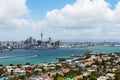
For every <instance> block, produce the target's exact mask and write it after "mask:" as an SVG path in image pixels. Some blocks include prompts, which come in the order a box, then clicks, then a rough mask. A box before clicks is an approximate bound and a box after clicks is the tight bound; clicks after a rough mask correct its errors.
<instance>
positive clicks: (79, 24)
mask: <svg viewBox="0 0 120 80" xmlns="http://www.w3.org/2000/svg"><path fill="white" fill-rule="evenodd" d="M110 5H111V4H109V3H108V2H106V1H105V0H76V2H75V3H74V4H72V5H71V4H67V5H66V6H65V7H64V8H62V9H60V10H58V9H54V10H52V11H49V12H47V14H46V16H45V21H46V24H47V28H49V29H52V30H53V34H54V32H56V34H57V35H59V37H61V38H70V39H71V38H77V39H81V38H87V39H89V38H95V39H98V38H103V39H107V38H108V39H112V38H115V39H118V37H117V36H119V30H120V23H119V22H120V2H118V4H116V7H115V9H114V10H113V9H111V8H110ZM69 34H70V35H69ZM57 35H56V36H55V37H57ZM63 35H64V36H63Z"/></svg>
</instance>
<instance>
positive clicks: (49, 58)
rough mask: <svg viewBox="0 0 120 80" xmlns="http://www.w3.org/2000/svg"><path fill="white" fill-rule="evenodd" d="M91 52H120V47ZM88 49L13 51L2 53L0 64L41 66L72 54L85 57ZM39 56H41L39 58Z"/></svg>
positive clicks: (93, 49)
mask: <svg viewBox="0 0 120 80" xmlns="http://www.w3.org/2000/svg"><path fill="white" fill-rule="evenodd" d="M87 50H89V51H99V52H106V53H112V52H120V47H88V48H87ZM85 52H86V48H58V49H48V50H13V51H4V52H0V64H3V65H9V64H15V65H16V64H25V63H31V64H39V63H44V62H47V63H49V62H58V60H57V59H56V58H61V57H62V58H64V57H65V58H69V57H70V56H71V55H72V54H75V55H83V54H85ZM38 55H39V56H38Z"/></svg>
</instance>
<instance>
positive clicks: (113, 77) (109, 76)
mask: <svg viewBox="0 0 120 80" xmlns="http://www.w3.org/2000/svg"><path fill="white" fill-rule="evenodd" d="M106 75H107V77H108V79H112V80H114V79H115V74H114V73H107V74H106Z"/></svg>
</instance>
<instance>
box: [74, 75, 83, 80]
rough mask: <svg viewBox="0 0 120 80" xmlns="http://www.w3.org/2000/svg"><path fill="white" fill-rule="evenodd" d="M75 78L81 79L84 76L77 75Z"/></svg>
mask: <svg viewBox="0 0 120 80" xmlns="http://www.w3.org/2000/svg"><path fill="white" fill-rule="evenodd" d="M74 78H75V80H80V79H83V77H82V76H80V75H78V76H75V77H74Z"/></svg>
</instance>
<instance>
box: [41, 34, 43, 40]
mask: <svg viewBox="0 0 120 80" xmlns="http://www.w3.org/2000/svg"><path fill="white" fill-rule="evenodd" d="M42 40H43V33H42V32H41V42H42Z"/></svg>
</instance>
